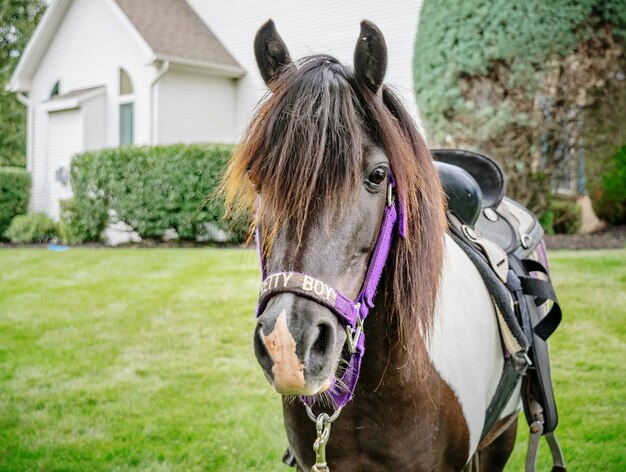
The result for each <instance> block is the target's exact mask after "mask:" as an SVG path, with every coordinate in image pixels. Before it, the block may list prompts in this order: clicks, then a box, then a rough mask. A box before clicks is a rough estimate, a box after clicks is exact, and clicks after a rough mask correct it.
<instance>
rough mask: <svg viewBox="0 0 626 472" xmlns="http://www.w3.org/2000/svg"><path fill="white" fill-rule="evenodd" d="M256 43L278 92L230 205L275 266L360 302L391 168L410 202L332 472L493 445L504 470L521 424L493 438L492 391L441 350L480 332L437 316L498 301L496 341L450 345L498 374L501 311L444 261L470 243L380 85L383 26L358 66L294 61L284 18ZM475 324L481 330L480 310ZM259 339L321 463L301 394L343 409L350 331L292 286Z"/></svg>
mask: <svg viewBox="0 0 626 472" xmlns="http://www.w3.org/2000/svg"><path fill="white" fill-rule="evenodd" d="M255 52H256V56H257V61H258V63H259V68H260V70H261V74H262V75H263V77H264V79H265V81H266V82H267V84H268V86H269V89H270V92H271V95H270V96H269V97H268V99H267V100H266V101H265V102H264V103H263V104H262V105H261V107H260V108H259V110H258V112H257V114H256V116H255V118H254V119H253V121H252V124H251V126H250V128H249V130H248V132H247V134H246V136H245V137H244V140H243V142H242V144H241V146H240V147H239V148H238V150H237V152H236V154H235V156H234V157H233V160H232V162H231V165H230V167H229V170H228V173H227V176H226V179H225V182H226V183H225V189H226V192H227V201H228V202H229V204H230V205H233V206H237V205H239V207H240V208H242V209H244V210H248V211H250V210H251V211H253V212H254V213H255V214H256V224H257V227H258V228H259V245H260V249H261V253H262V255H263V256H262V257H263V263H264V269H266V270H267V272H268V273H270V274H273V273H285V272H286V271H292V272H298V273H301V274H308V275H310V276H312V277H315V278H317V279H319V280H323V281H325V282H328V283H329V285H332V287H334V288H335V289H337V290H338V291H340V292H341V293H343V294H344V295H346V296H348V297H350V298H351V299H352V300H354V299H355V297H356V296H357V294H358V293H359V290H360V289H361V285H362V284H363V280H364V277H365V276H366V271H367V270H368V260H369V259H370V257H371V254H372V250H373V248H374V245H375V243H376V240H377V239H376V238H377V234H378V230H379V227H380V226H381V220H382V218H383V216H382V215H383V208H384V207H385V201H386V200H385V199H386V195H387V194H388V193H389V192H390V188H389V186H390V185H391V183H390V182H391V180H392V179H391V177H390V176H391V175H393V182H394V184H395V188H394V192H395V194H396V198H398V199H399V201H400V202H401V204H400V208H401V211H402V213H403V220H402V222H401V223H400V224H402V225H404V226H405V228H404V229H405V231H406V237H404V238H402V237H399V236H397V235H396V236H395V237H394V240H393V244H392V245H391V253H390V256H389V258H388V260H387V265H386V269H385V272H384V273H383V277H382V280H381V282H380V284H379V285H378V290H377V296H376V299H375V308H373V309H372V312H371V313H370V316H369V318H368V319H367V321H366V323H365V332H366V341H365V348H366V350H365V356H364V359H363V364H362V366H361V374H360V378H359V382H358V384H357V387H356V390H355V392H354V397H353V399H352V401H350V402H349V403H348V404H347V405H346V406H345V408H344V409H343V411H342V412H341V415H340V416H339V418H338V419H337V421H336V422H335V423H333V426H332V437H331V439H330V442H329V444H328V448H327V455H328V464H329V466H330V468H331V469H332V470H339V471H354V470H359V471H378V470H381V471H389V470H393V471H404V470H406V471H421V470H462V469H463V468H464V467H466V466H468V464H470V465H469V466H468V467H471V464H474V465H476V464H477V462H476V459H474V460H472V461H470V459H471V456H474V457H478V456H480V469H481V470H490V471H491V470H501V469H502V468H503V466H504V463H505V462H506V460H507V458H508V456H509V454H510V452H511V450H512V447H513V442H514V439H515V427H516V423H515V422H512V423H511V422H508V423H504V422H500V423H499V426H500V427H501V428H500V429H501V431H504V432H502V433H501V434H498V435H497V437H495V438H492V439H490V441H491V442H490V444H480V445H479V444H478V440H479V434H478V435H477V431H478V433H480V428H482V424H480V423H481V418H484V409H483V410H482V411H480V412H478V414H473V415H472V414H471V412H472V411H476V410H477V409H476V408H475V407H474V405H484V406H485V408H486V403H487V402H488V401H489V399H488V397H490V396H492V395H493V389H492V390H489V389H485V388H484V387H483V386H482V385H481V384H480V381H477V384H476V394H475V395H474V397H480V398H477V399H476V398H473V397H472V395H473V392H472V391H471V390H473V388H472V385H471V383H468V380H467V378H464V375H465V376H466V377H467V376H470V374H471V373H470V372H467V373H464V372H462V371H461V372H458V370H459V369H454V368H447V367H446V366H447V365H448V364H450V362H449V359H448V357H450V356H447V355H446V353H445V352H444V353H443V354H433V353H434V352H435V351H434V350H433V348H432V346H433V344H436V343H440V344H441V343H442V342H445V339H446V338H445V336H446V334H445V333H446V332H451V334H450V336H451V337H450V338H449V339H450V340H451V341H450V342H454V339H459V340H466V339H471V338H467V337H466V338H464V337H463V336H467V333H466V332H465V331H468V330H467V329H459V328H458V327H456V328H455V325H454V323H452V325H451V328H450V327H448V328H446V325H445V323H444V324H443V325H442V324H441V322H439V321H438V318H437V316H440V315H441V313H439V311H442V310H443V311H446V310H447V311H449V312H450V311H451V312H455V313H453V315H454V316H459V313H456V312H458V311H460V310H467V311H468V313H467V314H466V315H467V316H465V318H463V317H460V318H459V319H461V320H465V321H463V323H468V322H467V319H468V318H467V317H468V316H470V315H472V313H471V308H474V309H476V310H478V309H479V308H480V307H471V306H468V305H474V304H475V303H479V304H482V305H481V306H485V307H489V308H488V310H487V311H488V313H487V314H486V315H483V318H482V319H483V320H486V321H483V322H484V323H488V325H485V326H488V327H489V329H488V330H486V331H488V336H486V337H485V338H484V339H486V341H485V342H483V341H481V340H479V341H478V342H477V344H476V349H475V350H474V347H473V346H469V345H468V344H471V343H468V342H465V341H459V345H458V346H454V345H451V346H449V347H448V349H450V350H458V352H460V353H465V354H463V355H462V356H461V357H464V359H463V360H464V362H467V365H468V366H471V365H473V364H472V362H470V359H469V357H471V356H473V355H476V360H475V362H474V364H475V363H481V362H486V361H485V359H487V356H492V357H494V359H495V358H496V357H498V356H499V358H498V359H496V360H495V361H493V362H492V363H491V364H489V365H488V366H487V364H485V366H484V368H485V369H487V368H488V367H490V369H488V370H491V371H492V372H490V382H491V383H492V384H493V382H494V379H495V381H496V382H497V379H498V378H499V375H500V371H499V370H498V369H499V368H501V365H502V359H501V357H502V352H501V349H500V344H499V343H500V341H499V338H498V335H497V327H496V320H495V314H494V312H493V308H492V307H491V302H490V299H489V296H488V294H487V293H486V290H485V289H484V287H482V288H481V290H482V291H481V292H480V298H479V299H476V296H475V295H473V294H472V293H469V289H467V291H465V292H464V287H462V286H460V285H464V284H463V283H459V281H458V280H456V279H454V278H451V276H444V275H442V274H443V267H444V264H445V263H446V262H445V261H446V260H449V259H451V258H453V256H454V254H456V253H455V252H454V250H453V249H454V248H452V247H451V246H450V242H449V241H447V242H446V240H445V237H444V232H445V217H444V202H443V196H442V191H441V186H440V183H439V180H438V177H437V175H436V172H435V170H434V167H433V163H432V157H431V155H430V153H429V152H428V150H427V148H426V146H425V144H424V142H423V140H422V138H421V136H420V135H419V133H418V132H417V129H416V127H415V125H414V123H413V122H412V120H411V118H410V116H409V115H408V113H407V112H406V111H405V110H404V109H403V107H402V105H401V103H400V102H399V101H398V100H397V99H396V98H395V96H394V95H393V93H392V92H391V91H390V90H388V89H387V88H386V87H385V86H383V85H382V81H383V77H384V74H385V67H386V47H385V43H384V39H383V37H382V34H381V33H380V31H378V29H377V28H376V27H375V26H374V25H372V24H371V23H368V22H363V23H362V28H361V35H360V37H359V40H358V42H357V48H356V51H355V64H354V72H352V71H351V70H350V69H349V68H347V67H346V66H343V65H341V64H339V63H338V62H337V61H336V60H335V59H334V58H332V57H329V56H315V57H311V58H306V59H304V60H303V61H302V62H301V63H300V64H299V66H296V65H295V64H293V63H292V62H291V59H290V57H289V53H288V51H287V48H286V46H285V45H284V43H283V41H282V40H281V39H280V37H279V36H278V33H277V32H276V30H275V28H274V24H273V23H272V22H271V21H270V22H268V23H267V24H266V25H264V26H263V27H262V28H261V30H260V31H259V33H258V34H257V39H256V42H255ZM455 257H456V256H455ZM464 264H465V265H464V266H462V268H461V270H462V271H465V272H468V271H469V270H470V269H469V268H470V265H468V264H469V263H467V262H464ZM472 270H474V271H475V269H472ZM466 275H467V276H468V277H470V278H474V279H478V275H477V274H474V273H471V274H470V273H468V274H466ZM441 284H443V285H444V286H445V287H447V288H446V290H448V298H454V297H457V298H459V299H461V298H463V300H462V301H463V302H464V303H465V305H463V304H462V303H461V304H457V305H454V304H451V303H449V304H447V305H446V304H445V303H443V304H441V303H439V302H438V301H437V300H438V297H441V293H440V292H441V291H442V289H441ZM436 305H437V306H439V305H441V306H442V307H443V308H441V310H439V311H438V310H437V308H436ZM479 311H480V310H479ZM482 311H483V312H484V311H485V310H484V309H483V310H482ZM490 317H491V318H490ZM471 322H472V323H473V322H475V323H476V325H477V327H479V325H480V322H481V321H480V320H479V319H478V318H477V319H476V321H471ZM463 326H465V325H463ZM455 329H456V330H457V331H458V332H457V333H456V334H455V333H452V331H454V330H455ZM446 330H447V331H446ZM483 331H485V330H483ZM442 333H443V334H442ZM454 336H456V338H454ZM254 344H255V353H256V355H257V358H258V360H259V363H260V364H261V366H262V367H263V370H264V373H265V375H266V377H267V378H268V380H269V381H270V382H271V383H272V385H273V386H274V388H275V389H276V391H277V392H278V393H281V394H283V395H284V418H285V426H286V430H287V436H288V440H289V445H290V448H291V450H292V452H293V453H294V455H295V458H296V461H297V466H298V469H299V470H308V469H310V468H311V466H312V465H313V464H314V462H315V455H314V453H313V449H312V445H313V442H314V441H315V439H316V430H315V425H314V423H312V422H311V421H310V419H309V418H308V416H307V413H306V411H305V408H304V406H303V404H302V403H301V402H300V401H298V400H297V398H296V397H294V396H293V395H307V396H308V397H309V398H314V399H315V400H316V401H317V402H316V403H315V404H314V405H313V409H314V410H315V411H316V413H317V412H320V411H328V412H330V411H332V408H331V407H330V405H329V401H328V398H326V397H325V395H326V393H325V392H326V391H327V390H328V388H329V386H330V385H331V384H332V383H333V380H334V379H335V376H339V375H340V373H341V372H342V369H345V362H344V361H341V359H342V356H343V354H345V348H344V345H345V344H346V331H345V329H344V327H343V326H342V325H341V323H340V322H339V321H338V319H337V317H336V316H335V315H334V314H333V313H332V312H331V311H330V310H328V309H327V308H325V307H324V306H321V305H319V304H317V303H315V302H314V301H311V300H309V299H307V298H304V297H299V296H297V295H294V294H293V293H281V294H277V295H276V296H273V297H272V298H271V300H270V301H269V302H268V303H267V305H266V306H265V307H264V308H263V310H262V312H261V313H259V318H258V324H257V329H256V331H255V336H254ZM483 345H488V346H489V347H490V349H491V351H488V350H485V349H483V347H482V346H483ZM481 349H483V350H481ZM497 350H500V352H499V354H498V352H496V351H497ZM484 352H487V354H485V353H484ZM481 356H482V357H481ZM435 361H436V362H435ZM446 363H447V364H446ZM442 366H443V367H442ZM453 367H454V366H453ZM481 367H482V366H481ZM446 369H448V370H446ZM461 370H462V369H461ZM442 372H443V375H444V376H445V377H446V379H445V380H444V377H443V376H442ZM455 382H456V383H455ZM468 385H469V387H468ZM453 387H454V388H453ZM472 402H473V403H472ZM480 409H481V408H478V410H480ZM515 411H518V410H515ZM468 412H469V413H468ZM513 417H514V415H511V418H513ZM503 425H505V426H506V427H502V426H503ZM477 428H478V429H477ZM492 436H493V435H492Z"/></svg>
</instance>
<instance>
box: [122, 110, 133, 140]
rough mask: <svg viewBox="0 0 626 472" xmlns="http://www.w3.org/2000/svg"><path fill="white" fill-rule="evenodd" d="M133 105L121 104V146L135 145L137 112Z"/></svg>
mask: <svg viewBox="0 0 626 472" xmlns="http://www.w3.org/2000/svg"><path fill="white" fill-rule="evenodd" d="M133 105H134V104H133V103H132V102H130V103H122V104H120V145H124V144H134V142H135V140H134V129H133V128H134V123H135V117H134V115H135V112H134V109H133V108H134V107H133Z"/></svg>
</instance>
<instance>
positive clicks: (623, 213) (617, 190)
mask: <svg viewBox="0 0 626 472" xmlns="http://www.w3.org/2000/svg"><path fill="white" fill-rule="evenodd" d="M611 164H612V165H611V167H610V168H609V170H608V171H607V172H606V173H605V174H604V175H603V177H602V188H601V190H600V191H599V192H598V193H599V195H594V197H595V198H594V209H595V211H596V214H597V215H598V217H600V218H602V219H603V220H605V221H606V222H607V223H609V224H613V225H618V224H625V223H626V144H625V145H624V146H622V147H621V148H619V149H618V150H617V152H616V153H615V155H614V156H613V161H612V163H611Z"/></svg>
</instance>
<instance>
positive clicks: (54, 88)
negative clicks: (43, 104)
mask: <svg viewBox="0 0 626 472" xmlns="http://www.w3.org/2000/svg"><path fill="white" fill-rule="evenodd" d="M60 93H61V81H60V80H57V81H56V83H55V84H54V85H53V86H52V90H51V91H50V98H53V97H56V96H57V95H59V94H60Z"/></svg>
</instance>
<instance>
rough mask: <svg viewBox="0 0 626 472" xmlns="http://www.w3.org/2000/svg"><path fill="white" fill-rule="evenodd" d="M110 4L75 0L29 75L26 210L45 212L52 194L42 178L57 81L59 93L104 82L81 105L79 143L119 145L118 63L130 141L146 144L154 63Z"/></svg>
mask: <svg viewBox="0 0 626 472" xmlns="http://www.w3.org/2000/svg"><path fill="white" fill-rule="evenodd" d="M113 8H117V6H116V5H115V4H114V3H113V2H109V0H74V1H73V2H72V5H71V6H70V7H69V10H68V12H67V14H66V16H65V18H64V20H63V21H62V23H61V25H60V26H59V29H58V31H57V32H56V34H55V36H54V39H53V40H52V42H51V44H50V46H49V48H48V51H47V52H46V54H45V56H44V58H43V60H42V62H41V64H40V65H39V67H38V68H37V71H36V73H35V75H34V76H33V80H32V87H31V91H30V94H29V98H30V100H31V103H32V106H33V107H34V108H33V111H32V117H33V134H34V137H35V139H34V143H33V146H32V154H33V155H32V159H31V171H32V179H33V185H32V189H33V190H32V193H31V199H30V210H31V211H46V212H49V208H50V205H49V203H48V200H49V199H51V198H52V197H53V195H51V193H50V188H49V186H48V181H47V175H48V174H47V167H48V157H49V156H48V145H49V139H48V128H49V112H48V111H47V110H46V109H45V108H46V104H45V102H46V101H47V100H48V99H49V95H50V91H51V90H52V87H53V85H54V84H55V82H56V81H57V80H60V82H61V94H63V93H67V92H69V91H72V90H76V89H83V88H88V87H96V86H104V87H106V94H105V95H104V96H103V97H102V98H98V99H92V100H90V101H89V102H88V103H87V104H83V106H86V107H88V108H91V110H90V111H89V112H88V113H86V114H85V115H84V119H85V120H86V122H85V125H84V126H85V128H84V129H85V134H84V148H85V149H97V148H101V147H113V146H117V145H118V144H119V126H118V114H119V103H118V97H119V94H118V91H119V67H123V68H124V69H125V70H126V71H127V72H128V74H129V76H130V77H131V80H132V82H133V86H134V89H135V142H136V143H137V144H148V143H150V125H151V120H150V116H151V115H150V114H151V110H150V108H151V102H150V90H151V87H150V84H151V82H152V80H154V78H155V77H156V74H157V71H156V67H154V66H153V65H151V62H152V61H151V59H152V58H151V56H150V55H149V54H147V53H146V52H145V51H144V50H143V49H142V48H141V47H139V45H138V44H137V42H136V38H135V37H134V36H132V34H131V33H130V32H129V31H128V29H127V28H125V26H124V24H123V23H122V22H121V21H120V17H119V16H118V15H116V13H115V11H114V10H113ZM105 97H106V98H105ZM98 120H101V122H100V123H97V121H98ZM76 132H79V130H76ZM52 216H55V215H52Z"/></svg>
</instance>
